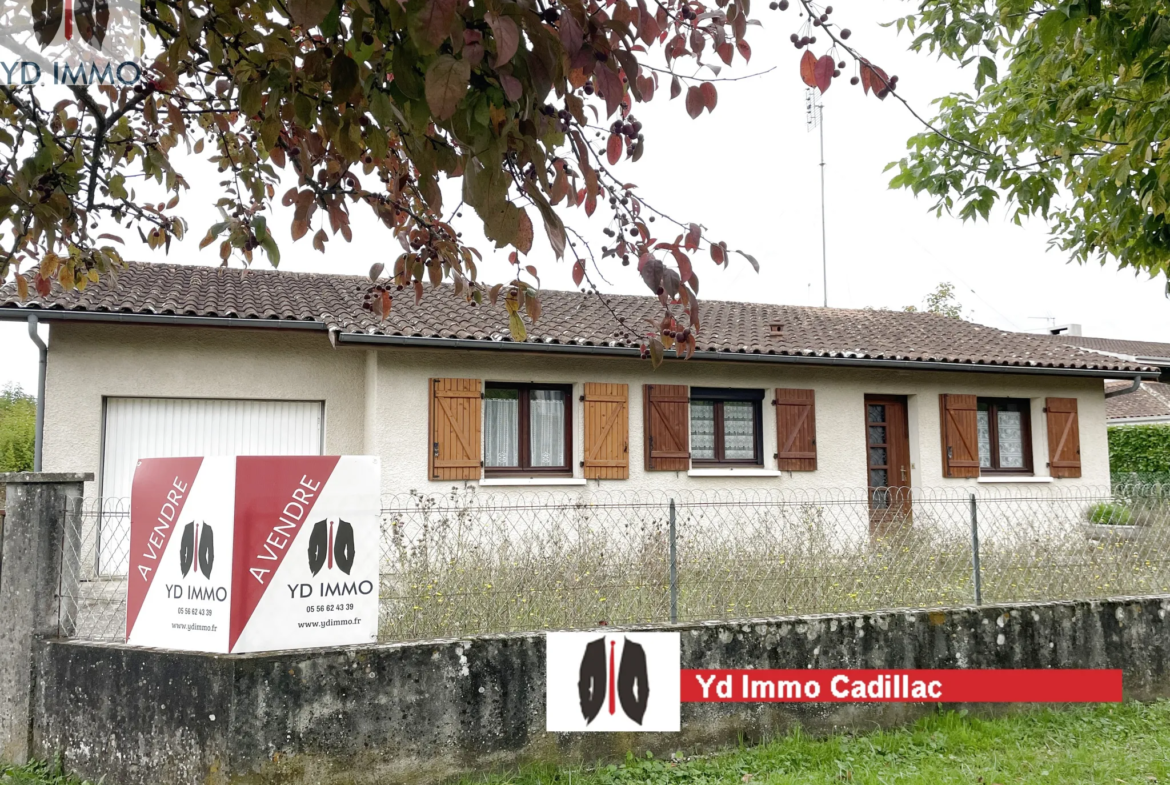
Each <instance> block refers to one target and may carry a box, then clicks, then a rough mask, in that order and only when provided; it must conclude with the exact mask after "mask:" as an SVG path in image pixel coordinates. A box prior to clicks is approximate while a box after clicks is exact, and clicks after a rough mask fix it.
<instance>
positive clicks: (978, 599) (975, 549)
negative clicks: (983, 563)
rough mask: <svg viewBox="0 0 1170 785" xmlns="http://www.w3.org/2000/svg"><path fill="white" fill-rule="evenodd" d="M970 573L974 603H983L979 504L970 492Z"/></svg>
mask: <svg viewBox="0 0 1170 785" xmlns="http://www.w3.org/2000/svg"><path fill="white" fill-rule="evenodd" d="M971 573H972V575H973V577H974V579H975V604H976V605H982V604H983V576H982V574H981V573H980V570H979V504H978V502H977V501H976V500H975V494H971Z"/></svg>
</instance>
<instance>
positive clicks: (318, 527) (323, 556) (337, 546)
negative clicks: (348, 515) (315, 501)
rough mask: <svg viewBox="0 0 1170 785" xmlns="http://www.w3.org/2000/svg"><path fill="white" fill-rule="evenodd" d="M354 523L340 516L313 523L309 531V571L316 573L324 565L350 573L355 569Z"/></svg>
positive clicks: (330, 568) (326, 567) (328, 568)
mask: <svg viewBox="0 0 1170 785" xmlns="http://www.w3.org/2000/svg"><path fill="white" fill-rule="evenodd" d="M353 559H354V547H353V525H352V524H350V523H348V522H347V521H343V520H341V519H340V518H329V519H327V520H324V521H317V522H316V523H314V524H313V531H312V532H310V533H309V571H310V572H312V573H313V575H316V574H317V573H319V572H321V568H322V567H324V568H325V569H327V570H332V569H333V565H334V564H336V565H337V569H339V570H341V571H342V572H344V573H345V574H346V575H349V571H350V570H352V569H353Z"/></svg>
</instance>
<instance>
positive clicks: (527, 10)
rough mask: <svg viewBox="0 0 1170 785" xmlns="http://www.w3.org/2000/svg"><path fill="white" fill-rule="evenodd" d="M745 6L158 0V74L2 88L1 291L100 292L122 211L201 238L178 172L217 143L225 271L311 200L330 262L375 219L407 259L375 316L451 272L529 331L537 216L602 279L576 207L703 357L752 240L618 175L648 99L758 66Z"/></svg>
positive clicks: (677, 336) (306, 212) (622, 0)
mask: <svg viewBox="0 0 1170 785" xmlns="http://www.w3.org/2000/svg"><path fill="white" fill-rule="evenodd" d="M750 13H751V2H750V0H715V2H714V3H713V4H711V5H708V4H706V3H703V2H699V1H698V0H650V2H647V0H518V1H515V2H514V1H513V0H475V1H474V2H472V1H471V0H289V2H287V3H286V2H278V1H277V0H190V1H189V2H177V0H145V2H144V3H143V5H142V15H143V21H144V23H145V30H146V41H145V51H146V52H147V53H148V62H147V63H146V67H145V75H146V78H145V79H144V80H143V81H142V82H141V83H139V84H137V85H134V86H124V87H123V86H116V85H115V86H110V85H102V86H95V85H84V84H82V85H73V86H71V87H70V88H69V90H68V93H66V94H65V97H64V98H63V99H62V100H55V99H52V100H50V97H51V94H50V93H47V92H46V89H47V88H45V87H40V86H37V85H32V86H12V85H9V86H3V87H0V93H2V94H3V102H2V103H0V119H2V120H3V126H2V127H0V242H2V244H3V250H2V251H0V281H2V280H4V279H5V278H6V277H7V276H8V274H9V272H10V268H11V269H12V270H13V271H14V272H15V276H16V282H17V286H18V287H19V289H20V291H21V292H22V293H28V292H29V291H33V290H35V291H38V292H42V293H44V292H47V291H48V288H49V286H50V283H51V282H52V281H57V282H59V283H60V284H61V285H62V286H64V287H65V288H67V289H68V288H74V287H76V288H78V289H83V288H84V287H86V286H87V285H89V284H90V283H93V282H95V281H97V280H99V278H100V277H101V276H102V275H105V274H108V273H110V272H116V270H117V269H118V267H119V266H120V265H121V264H122V263H123V262H122V256H123V253H124V249H122V248H120V245H122V244H124V238H123V237H122V236H121V235H119V234H117V233H116V232H117V230H116V228H115V227H114V226H112V225H113V224H120V225H123V226H126V227H130V228H131V231H133V232H136V233H137V234H138V235H139V237H140V239H141V240H142V241H143V242H145V243H146V244H147V245H149V246H150V247H151V248H164V249H168V250H169V248H170V246H171V243H172V241H174V240H181V239H183V237H184V236H185V235H186V234H187V233H188V231H189V227H188V225H187V222H186V220H185V219H184V217H183V205H182V203H181V202H182V200H184V199H186V198H188V197H187V191H188V189H189V182H188V179H187V177H186V176H185V174H184V172H183V171H180V169H179V166H181V165H182V164H183V162H184V161H188V160H190V159H191V157H200V156H201V157H203V158H205V159H207V160H209V161H210V162H211V163H213V164H214V165H215V166H217V167H218V170H219V171H220V172H221V173H222V175H223V179H222V181H221V182H220V183H219V185H220V190H219V191H218V192H217V193H216V195H215V197H216V201H215V203H216V205H217V206H218V208H219V210H220V212H221V214H222V220H221V221H219V222H216V223H215V224H214V225H212V226H210V227H200V228H198V229H197V230H195V231H196V232H198V233H202V234H203V239H202V242H201V244H200V245H201V247H206V246H209V245H213V244H214V245H216V246H217V247H218V252H219V256H220V258H221V259H222V260H224V261H225V263H226V261H227V260H229V259H231V258H239V259H242V260H243V261H244V262H245V263H251V262H252V261H253V260H254V258H255V257H256V255H257V253H258V251H260V250H263V251H264V253H265V255H266V256H267V258H268V260H269V261H270V262H271V263H272V264H277V263H278V262H279V259H280V249H279V247H278V244H277V242H276V239H275V238H274V236H273V232H272V231H271V230H270V228H269V226H268V219H269V217H270V213H271V208H272V206H273V203H274V202H275V201H279V202H280V203H281V204H283V205H284V206H286V207H291V208H293V219H292V225H291V230H292V238H293V240H294V241H300V240H302V239H304V238H309V240H308V241H309V242H311V243H312V245H313V247H314V248H316V249H317V250H319V251H321V252H324V251H325V249H326V247H327V244H328V243H331V242H334V241H335V239H336V238H337V237H338V236H340V237H341V238H343V239H344V240H345V241H349V240H350V239H351V237H352V229H351V217H352V215H353V212H354V211H355V210H359V209H364V210H369V211H371V212H372V213H373V215H374V216H375V217H376V218H377V220H378V221H379V222H381V224H382V225H383V226H385V227H386V229H388V230H389V232H390V233H391V234H392V236H393V237H394V238H395V240H396V241H397V243H398V245H399V246H400V252H399V253H396V254H392V255H390V256H389V257H388V258H387V260H386V261H385V262H379V263H378V264H376V265H374V267H373V268H372V269H371V275H370V277H371V280H372V285H371V287H370V290H369V292H368V293H367V297H366V307H367V308H369V309H370V310H372V311H374V312H375V313H378V314H380V315H381V316H382V317H383V318H385V316H386V315H388V313H389V311H390V309H391V308H392V306H393V300H394V297H395V296H399V293H401V292H405V293H406V295H407V296H413V297H416V298H421V297H422V295H423V291H424V284H430V285H438V284H439V283H441V282H442V281H444V280H445V281H449V282H452V283H453V284H454V288H455V291H456V293H457V294H458V295H460V296H463V297H467V298H469V299H472V300H474V301H476V302H477V303H481V302H483V301H484V300H490V301H491V303H492V304H496V303H497V301H498V300H502V301H503V304H504V306H505V307H506V308H507V309H508V312H509V314H510V315H511V317H512V319H511V322H512V328H513V337H514V338H517V339H521V340H522V339H523V338H524V337H525V323H524V320H523V319H521V318H520V315H521V314H523V315H525V316H527V317H528V320H529V322H531V321H535V319H537V318H538V316H539V313H540V302H539V270H538V269H537V267H536V265H534V264H531V263H528V262H527V261H526V260H525V259H524V258H523V257H524V255H526V254H527V253H528V252H529V251H530V250H531V248H532V245H533V241H534V234H535V230H536V228H537V227H542V228H543V231H544V233H545V234H546V236H547V237H548V241H549V243H550V244H551V246H552V249H553V251H554V253H555V254H556V256H557V257H562V256H564V257H568V258H569V259H570V261H571V262H572V264H573V275H574V280H575V281H576V282H577V283H578V285H581V286H586V285H590V282H589V281H588V280H587V279H588V277H589V275H588V271H587V268H586V262H587V261H588V256H589V255H590V254H592V250H591V249H587V248H584V247H583V246H584V243H583V242H582V243H576V242H574V233H573V231H572V229H571V228H570V227H568V226H567V225H566V217H565V216H566V213H567V211H569V210H572V209H576V210H579V211H581V212H582V213H584V214H585V215H586V216H592V215H594V214H595V213H598V212H601V213H603V214H604V215H605V216H607V217H608V229H607V233H608V234H609V235H610V236H611V237H613V238H614V242H613V243H612V244H610V245H608V246H607V247H605V248H603V249H601V252H600V254H599V257H600V258H599V259H594V260H593V262H594V263H596V262H599V261H601V260H606V259H608V260H611V261H619V262H620V263H621V264H631V263H633V264H637V266H638V269H639V270H640V272H641V276H642V278H643V280H644V281H645V283H646V285H647V286H648V287H649V288H650V289H651V290H653V291H654V292H655V293H656V294H658V295H659V297H660V298H661V300H662V305H663V317H662V320H661V322H659V323H655V324H652V325H649V326H647V325H624V326H625V328H626V330H627V332H628V333H635V334H638V333H641V334H644V336H645V343H646V353H647V354H650V355H654V356H656V357H657V356H660V355H661V354H662V352H663V351H665V350H667V349H670V348H676V349H677V350H678V351H679V353H681V354H684V355H686V354H689V353H690V352H693V350H694V337H695V332H697V330H698V329H699V328H700V325H701V320H700V313H699V306H698V296H697V295H698V289H699V281H698V275H697V274H696V272H695V269H696V267H697V258H698V255H699V254H702V255H704V256H709V257H710V258H711V259H712V260H713V261H714V262H715V263H716V264H718V265H720V266H726V265H728V264H730V261H731V258H732V255H733V253H736V252H734V251H732V250H730V249H729V246H728V244H727V243H726V242H723V241H720V240H718V239H714V238H710V237H708V236H707V235H706V233H705V230H704V229H703V227H702V226H701V225H700V224H699V223H697V222H695V221H692V220H687V221H675V220H674V219H673V218H669V217H667V216H665V215H663V214H661V213H658V212H657V211H655V210H654V209H653V208H651V207H650V206H649V205H648V204H647V203H646V202H645V201H644V199H643V198H642V197H641V196H639V195H636V194H635V192H634V190H633V189H634V186H633V184H631V183H627V182H625V181H623V180H620V179H618V178H617V177H616V176H615V175H614V174H613V173H612V172H611V170H610V167H612V166H613V165H614V164H615V163H617V162H618V161H619V160H622V159H624V158H629V159H631V160H633V161H637V160H638V159H639V158H640V157H641V156H642V154H643V151H644V149H645V144H646V138H645V135H644V134H643V131H642V125H641V123H640V122H639V121H638V120H637V118H636V117H635V116H634V114H633V109H634V106H635V105H636V104H638V103H641V102H646V101H650V100H651V99H653V98H654V97H655V96H660V95H662V94H663V93H666V92H669V95H670V98H676V97H679V96H681V95H682V94H683V93H685V94H686V95H685V99H684V101H683V102H682V103H683V104H684V105H685V110H686V111H687V113H688V114H690V116H691V117H698V116H699V115H700V114H702V113H703V112H712V111H714V110H715V109H716V106H717V101H718V92H717V88H716V85H715V84H713V83H712V81H711V78H712V77H713V76H714V75H715V74H718V73H719V71H720V69H721V68H722V67H723V66H725V65H730V64H732V63H733V62H746V61H747V60H749V59H750V57H751V47H750V45H749V43H748V32H749V29H750V28H751V26H752V25H755V24H758V22H756V21H755V20H753V19H751V17H750ZM652 54H653V57H651V55H652ZM655 58H660V59H657V60H655V61H656V62H664V63H665V65H666V67H665V68H662V67H658V66H654V65H651V64H650V63H649V61H650V60H652V59H655ZM682 66H685V68H684V67H682ZM676 69H677V70H678V71H679V73H676ZM682 71H685V73H683V72H682ZM56 89H57V90H58V92H60V91H61V88H56ZM182 151H185V152H186V153H187V154H188V155H187V157H184V156H180V155H178V154H177V153H179V152H182ZM443 178H453V179H457V180H459V181H461V185H462V190H461V197H462V204H466V205H468V206H469V207H470V208H471V209H472V210H474V212H475V214H476V215H477V217H478V219H479V220H480V221H481V222H482V225H483V229H484V232H485V234H486V236H487V237H488V238H489V240H491V241H492V242H494V243H495V244H496V246H497V247H501V248H503V247H511V248H512V249H513V251H512V253H511V256H510V258H511V260H512V261H513V263H514V264H515V277H514V279H513V280H511V281H507V282H501V283H497V284H496V285H494V286H492V285H490V283H485V282H482V281H480V280H479V278H478V275H477V269H476V263H477V261H479V260H480V255H479V252H478V251H477V250H476V249H473V248H470V247H468V246H466V245H465V244H464V243H463V242H462V240H461V239H460V233H459V232H458V231H457V230H456V228H455V227H454V226H453V225H452V223H451V220H452V218H453V217H454V213H455V212H457V208H456V209H454V210H453V209H452V208H453V207H455V206H454V205H444V204H443V194H442V191H441V190H440V187H439V183H440V180H441V179H443ZM197 196H198V194H197ZM445 210H446V211H447V212H450V213H451V216H449V217H444V211H445ZM655 218H660V219H662V220H660V221H658V223H657V225H655V223H654V222H655ZM111 230H112V231H111ZM738 253H740V254H742V256H743V257H744V258H746V259H747V261H748V263H750V264H751V265H752V266H753V267H757V268H758V265H757V263H756V261H755V259H754V258H752V257H751V256H750V255H748V254H746V253H743V252H742V251H740V252H738ZM33 265H38V267H37V268H36V270H35V273H34V272H33V271H32V266H33ZM26 272H27V273H28V274H27V275H26ZM615 318H617V317H616V316H615ZM619 321H621V320H620V319H619ZM623 324H624V322H623ZM631 337H634V336H631Z"/></svg>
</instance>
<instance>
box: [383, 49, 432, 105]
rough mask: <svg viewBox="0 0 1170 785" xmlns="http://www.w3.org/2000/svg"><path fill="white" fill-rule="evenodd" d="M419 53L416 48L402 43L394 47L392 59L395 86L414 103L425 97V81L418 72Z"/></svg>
mask: <svg viewBox="0 0 1170 785" xmlns="http://www.w3.org/2000/svg"><path fill="white" fill-rule="evenodd" d="M417 64H418V52H416V51H415V50H414V47H412V46H410V45H408V44H406V43H402V44H398V45H396V46H395V47H394V54H393V55H392V57H391V68H393V70H394V84H396V85H397V86H398V89H399V90H401V91H402V94H403V95H405V96H406V97H407V98H409V99H411V100H412V101H421V100H423V97H424V92H423V80H422V76H421V75H420V74H419V72H418V68H417Z"/></svg>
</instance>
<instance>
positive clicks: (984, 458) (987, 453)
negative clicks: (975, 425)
mask: <svg viewBox="0 0 1170 785" xmlns="http://www.w3.org/2000/svg"><path fill="white" fill-rule="evenodd" d="M976 417H977V418H978V421H979V466H980V468H983V469H990V468H991V413H990V412H986V411H982V412H979V413H978V414H977V415H976Z"/></svg>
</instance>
